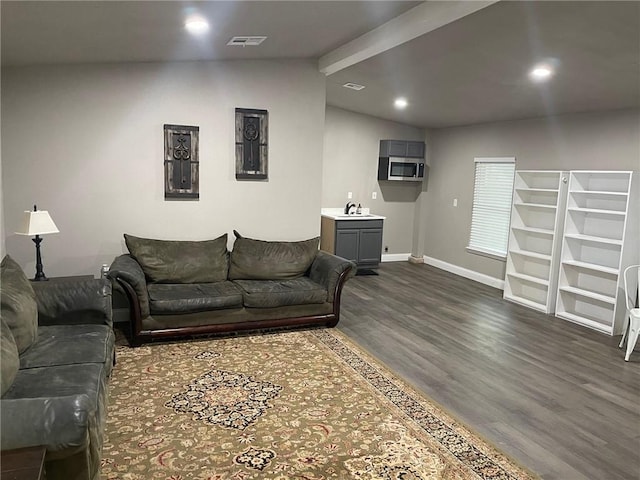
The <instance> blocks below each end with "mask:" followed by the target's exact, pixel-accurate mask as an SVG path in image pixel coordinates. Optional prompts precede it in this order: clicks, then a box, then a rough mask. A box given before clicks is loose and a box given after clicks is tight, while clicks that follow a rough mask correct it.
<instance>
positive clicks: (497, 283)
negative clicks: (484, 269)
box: [424, 255, 504, 290]
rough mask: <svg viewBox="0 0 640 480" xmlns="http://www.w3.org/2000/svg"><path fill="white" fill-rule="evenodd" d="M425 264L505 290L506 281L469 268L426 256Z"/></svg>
mask: <svg viewBox="0 0 640 480" xmlns="http://www.w3.org/2000/svg"><path fill="white" fill-rule="evenodd" d="M424 263H426V264H427V265H431V266H433V267H436V268H440V269H441V270H445V271H447V272H451V273H455V274H456V275H460V276H461V277H464V278H468V279H470V280H475V281H476V282H480V283H484V284H485V285H489V286H490V287H494V288H499V289H500V290H504V280H501V279H499V278H495V277H490V276H489V275H485V274H484V273H478V272H474V271H473V270H469V269H468V268H464V267H459V266H458V265H453V264H452V263H447V262H443V261H442V260H438V259H437V258H432V257H427V256H426V255H425V256H424Z"/></svg>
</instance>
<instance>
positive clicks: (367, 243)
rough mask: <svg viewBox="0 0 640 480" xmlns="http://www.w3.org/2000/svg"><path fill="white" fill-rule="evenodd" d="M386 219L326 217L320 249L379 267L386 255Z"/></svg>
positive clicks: (371, 266) (358, 262) (364, 264)
mask: <svg viewBox="0 0 640 480" xmlns="http://www.w3.org/2000/svg"><path fill="white" fill-rule="evenodd" d="M382 223H383V220H333V219H330V218H327V217H322V223H321V232H320V249H321V250H324V251H326V252H329V253H333V254H334V255H338V256H339V257H342V258H346V259H348V260H352V261H354V262H356V264H357V265H358V268H377V267H378V265H379V264H380V259H381V256H382Z"/></svg>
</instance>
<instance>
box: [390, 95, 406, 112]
mask: <svg viewBox="0 0 640 480" xmlns="http://www.w3.org/2000/svg"><path fill="white" fill-rule="evenodd" d="M407 105H409V102H407V99H406V98H403V97H400V98H396V100H395V102H393V106H394V107H396V108H397V109H399V110H403V109H405V108H407Z"/></svg>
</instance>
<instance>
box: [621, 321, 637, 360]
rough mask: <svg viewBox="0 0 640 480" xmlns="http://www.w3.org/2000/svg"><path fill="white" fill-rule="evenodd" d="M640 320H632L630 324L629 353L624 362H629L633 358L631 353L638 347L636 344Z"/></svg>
mask: <svg viewBox="0 0 640 480" xmlns="http://www.w3.org/2000/svg"><path fill="white" fill-rule="evenodd" d="M639 329H640V318H631V321H630V323H629V338H628V339H627V353H626V354H625V356H624V361H625V362H628V361H629V357H630V356H631V352H633V348H634V347H635V346H636V342H637V341H638V334H639V333H640V331H638V330H639Z"/></svg>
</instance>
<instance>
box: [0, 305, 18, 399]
mask: <svg viewBox="0 0 640 480" xmlns="http://www.w3.org/2000/svg"><path fill="white" fill-rule="evenodd" d="M0 323H1V324H2V328H1V330H0V335H1V337H0V396H2V395H4V394H5V392H6V391H7V390H9V387H11V384H12V383H13V380H14V379H15V378H16V374H17V373H18V368H20V359H19V358H18V347H17V346H16V341H15V340H14V338H13V334H12V333H11V329H10V328H9V325H7V322H5V321H4V319H3V318H2V317H0Z"/></svg>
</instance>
